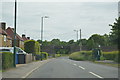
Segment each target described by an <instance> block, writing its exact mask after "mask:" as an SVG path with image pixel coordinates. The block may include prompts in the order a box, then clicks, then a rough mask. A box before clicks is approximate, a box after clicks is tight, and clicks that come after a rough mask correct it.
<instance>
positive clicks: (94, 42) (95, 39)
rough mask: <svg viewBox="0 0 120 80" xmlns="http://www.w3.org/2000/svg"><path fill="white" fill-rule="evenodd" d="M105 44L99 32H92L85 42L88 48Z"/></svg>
mask: <svg viewBox="0 0 120 80" xmlns="http://www.w3.org/2000/svg"><path fill="white" fill-rule="evenodd" d="M99 45H100V46H105V38H104V36H101V35H99V34H93V35H92V36H91V37H90V38H89V39H88V42H87V46H88V47H89V48H96V47H98V46H99Z"/></svg>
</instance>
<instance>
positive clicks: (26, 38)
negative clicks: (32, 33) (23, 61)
mask: <svg viewBox="0 0 120 80" xmlns="http://www.w3.org/2000/svg"><path fill="white" fill-rule="evenodd" d="M22 39H23V40H24V41H26V40H30V37H26V35H25V34H22Z"/></svg>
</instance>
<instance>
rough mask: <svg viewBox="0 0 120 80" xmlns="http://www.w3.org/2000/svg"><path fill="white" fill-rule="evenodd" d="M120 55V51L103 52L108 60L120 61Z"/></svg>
mask: <svg viewBox="0 0 120 80" xmlns="http://www.w3.org/2000/svg"><path fill="white" fill-rule="evenodd" d="M119 55H120V53H119V52H118V51H112V52H102V56H103V57H104V58H105V59H106V60H114V61H115V62H120V60H118V56H119Z"/></svg>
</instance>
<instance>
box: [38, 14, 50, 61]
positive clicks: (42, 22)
mask: <svg viewBox="0 0 120 80" xmlns="http://www.w3.org/2000/svg"><path fill="white" fill-rule="evenodd" d="M44 18H49V17H48V16H42V17H41V46H40V48H41V51H40V52H41V61H42V46H43V24H44V20H43V19H44Z"/></svg>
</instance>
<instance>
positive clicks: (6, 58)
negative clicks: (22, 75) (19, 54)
mask: <svg viewBox="0 0 120 80" xmlns="http://www.w3.org/2000/svg"><path fill="white" fill-rule="evenodd" d="M13 60H14V59H13V54H12V53H10V52H2V69H4V70H5V69H8V68H12V67H14V64H13Z"/></svg>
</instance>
